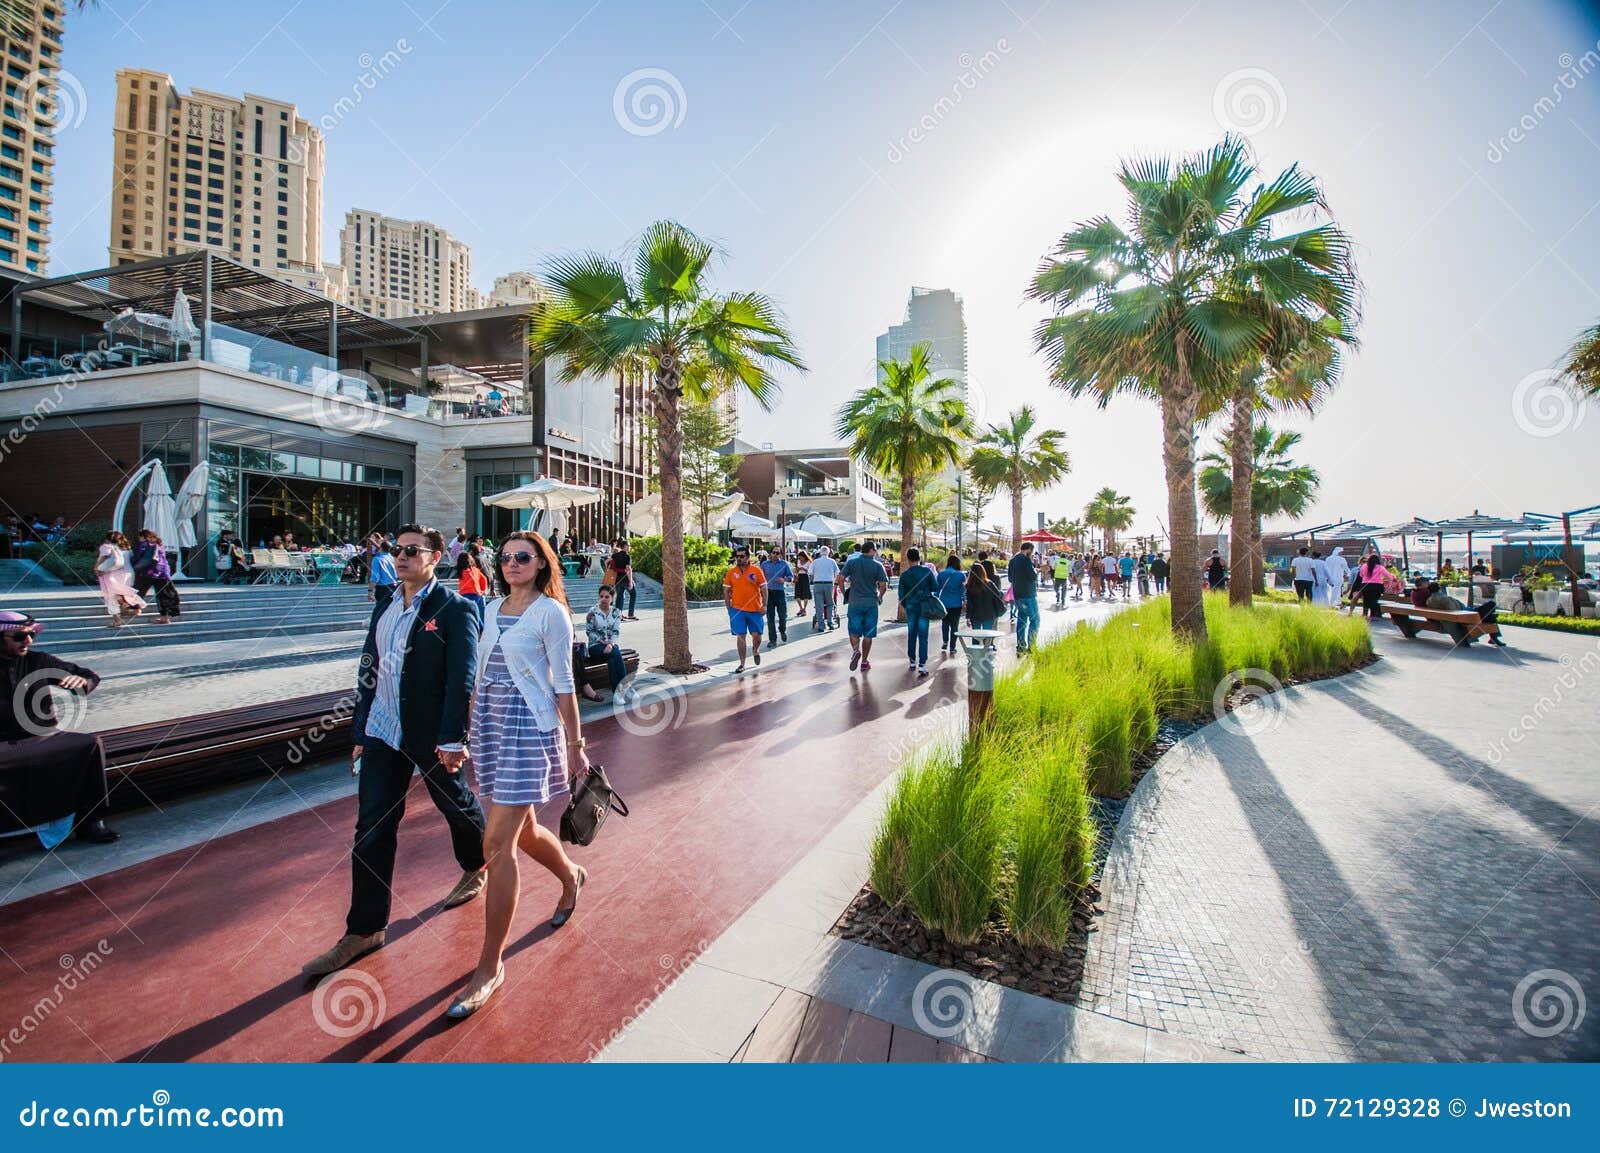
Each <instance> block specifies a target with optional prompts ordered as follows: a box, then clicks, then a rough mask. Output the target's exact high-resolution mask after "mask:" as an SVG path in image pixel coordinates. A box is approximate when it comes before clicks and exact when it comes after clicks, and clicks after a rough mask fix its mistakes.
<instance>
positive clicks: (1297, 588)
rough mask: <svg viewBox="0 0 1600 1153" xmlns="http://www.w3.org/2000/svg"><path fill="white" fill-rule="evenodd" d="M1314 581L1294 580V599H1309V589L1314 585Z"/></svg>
mask: <svg viewBox="0 0 1600 1153" xmlns="http://www.w3.org/2000/svg"><path fill="white" fill-rule="evenodd" d="M1316 584H1317V582H1316V581H1295V582H1294V597H1295V600H1301V601H1308V600H1310V599H1311V590H1312V589H1313V588H1315V587H1316Z"/></svg>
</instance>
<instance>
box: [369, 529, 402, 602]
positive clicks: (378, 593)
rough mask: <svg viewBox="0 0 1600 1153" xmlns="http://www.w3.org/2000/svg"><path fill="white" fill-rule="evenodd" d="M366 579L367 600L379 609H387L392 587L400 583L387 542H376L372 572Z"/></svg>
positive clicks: (392, 590)
mask: <svg viewBox="0 0 1600 1153" xmlns="http://www.w3.org/2000/svg"><path fill="white" fill-rule="evenodd" d="M367 577H368V585H367V599H368V600H369V601H372V602H373V603H374V604H376V605H377V606H378V608H379V609H386V608H388V607H389V599H390V598H391V597H393V596H394V586H395V585H397V584H399V583H400V578H399V577H398V576H397V575H396V574H395V571H394V557H392V556H391V555H390V553H389V542H388V541H386V540H385V541H379V542H378V546H377V548H376V549H375V550H374V551H373V554H372V571H371V572H370V573H368V574H367Z"/></svg>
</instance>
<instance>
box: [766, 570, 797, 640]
mask: <svg viewBox="0 0 1600 1153" xmlns="http://www.w3.org/2000/svg"><path fill="white" fill-rule="evenodd" d="M761 575H762V576H764V577H766V578H767V647H768V648H769V649H770V648H772V647H773V646H774V645H776V644H777V643H778V642H779V641H780V640H782V641H787V640H788V639H789V596H788V594H787V593H786V592H785V591H784V586H785V585H792V584H794V569H792V568H790V567H789V562H788V561H786V560H784V559H783V555H782V554H781V553H777V552H773V553H769V554H767V559H766V560H764V561H762V562H761Z"/></svg>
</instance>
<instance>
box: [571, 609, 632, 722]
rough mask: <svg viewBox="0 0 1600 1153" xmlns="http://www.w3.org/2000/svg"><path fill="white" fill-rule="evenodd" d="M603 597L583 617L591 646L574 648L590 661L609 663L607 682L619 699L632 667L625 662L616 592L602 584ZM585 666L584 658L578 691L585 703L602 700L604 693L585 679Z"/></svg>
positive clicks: (578, 668) (579, 667)
mask: <svg viewBox="0 0 1600 1153" xmlns="http://www.w3.org/2000/svg"><path fill="white" fill-rule="evenodd" d="M599 596H600V603H599V604H597V605H595V607H594V608H592V609H590V610H589V614H588V615H587V616H586V617H584V618H583V631H584V633H585V635H586V636H587V637H588V642H589V643H588V644H587V645H575V646H574V647H575V648H579V649H581V650H582V652H581V654H580V655H581V657H582V658H585V659H586V660H602V659H603V660H604V661H605V662H606V680H607V681H608V682H609V687H610V689H611V695H612V699H616V695H617V689H618V686H620V685H621V684H622V682H623V680H624V679H626V677H627V675H628V667H627V665H626V664H625V663H624V662H623V659H622V614H621V613H620V612H618V611H617V608H616V606H615V604H614V603H613V601H614V600H615V597H616V593H615V592H614V591H613V590H612V588H611V586H610V585H601V586H600V593H599ZM584 664H585V660H584V659H581V660H580V661H579V662H578V666H577V676H576V677H575V678H574V679H576V680H577V682H578V685H579V689H578V691H579V692H581V693H582V694H583V699H584V700H586V701H598V700H599V699H600V694H599V693H597V692H595V691H594V689H593V688H592V687H591V686H590V684H589V682H588V681H586V680H585V679H584V677H583V673H584Z"/></svg>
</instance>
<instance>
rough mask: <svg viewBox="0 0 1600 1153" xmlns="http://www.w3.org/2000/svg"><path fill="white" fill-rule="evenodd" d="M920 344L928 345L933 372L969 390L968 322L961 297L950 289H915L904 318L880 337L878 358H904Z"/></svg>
mask: <svg viewBox="0 0 1600 1153" xmlns="http://www.w3.org/2000/svg"><path fill="white" fill-rule="evenodd" d="M917 344H928V345H930V346H931V351H932V357H931V361H932V365H931V367H932V368H933V371H934V372H935V373H936V374H937V375H939V376H944V377H948V378H950V379H953V380H959V381H960V382H961V391H962V395H963V397H965V396H966V392H967V321H966V314H965V311H964V310H963V308H962V304H961V296H960V294H958V293H955V292H952V291H951V290H950V289H948V288H913V289H912V290H911V296H910V299H908V300H907V301H906V315H905V319H904V320H903V321H901V322H900V323H899V324H891V325H890V326H889V330H888V331H887V332H885V333H883V334H882V335H881V336H879V337H878V359H879V360H880V361H884V360H904V359H905V358H906V357H908V356H910V355H911V348H912V346H913V345H917Z"/></svg>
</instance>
